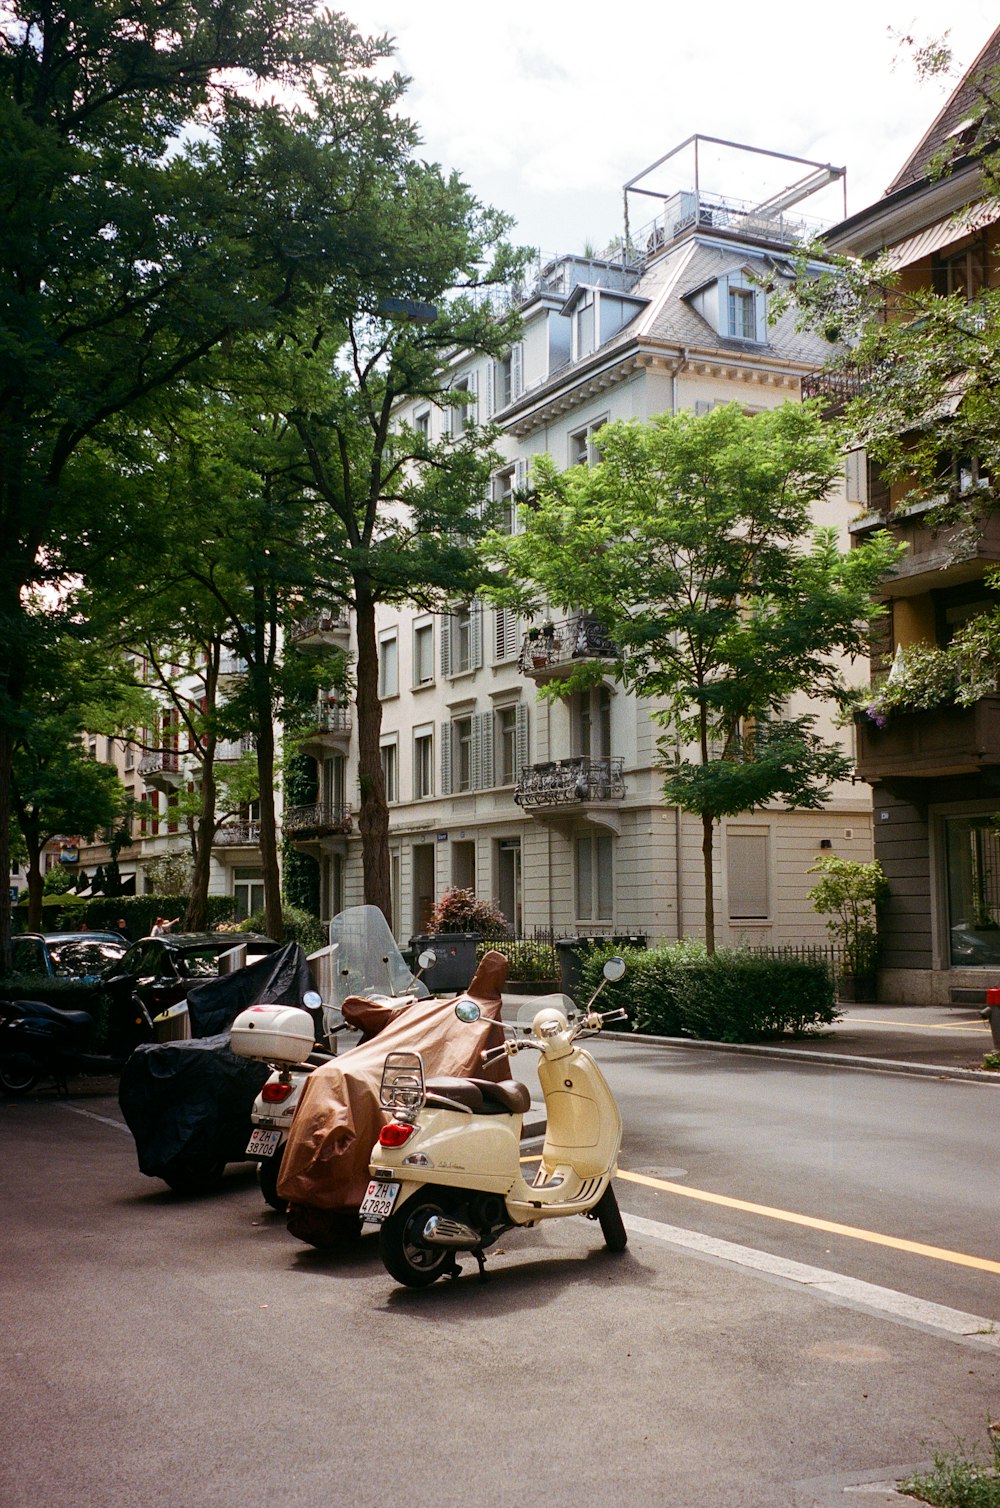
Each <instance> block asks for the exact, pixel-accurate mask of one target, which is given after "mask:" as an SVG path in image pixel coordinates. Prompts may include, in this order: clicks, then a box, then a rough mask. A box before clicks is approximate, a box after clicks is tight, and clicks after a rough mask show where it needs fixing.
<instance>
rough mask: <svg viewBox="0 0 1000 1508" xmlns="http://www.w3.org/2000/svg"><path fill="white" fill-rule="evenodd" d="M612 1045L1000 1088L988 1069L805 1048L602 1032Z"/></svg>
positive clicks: (999, 1077)
mask: <svg viewBox="0 0 1000 1508" xmlns="http://www.w3.org/2000/svg"><path fill="white" fill-rule="evenodd" d="M601 1035H602V1036H603V1037H605V1038H607V1040H608V1041H609V1042H632V1043H636V1042H651V1043H653V1044H655V1045H656V1046H658V1047H694V1048H705V1049H707V1050H708V1051H710V1052H737V1053H744V1054H746V1055H747V1056H750V1057H760V1058H790V1059H791V1060H792V1061H793V1062H796V1063H820V1064H822V1065H823V1066H824V1067H825V1068H854V1069H862V1070H864V1069H867V1071H868V1072H869V1073H908V1074H915V1075H917V1076H918V1077H921V1078H926V1079H964V1080H966V1082H967V1083H970V1084H993V1085H996V1086H1000V1073H994V1072H991V1071H990V1070H989V1069H987V1068H953V1067H951V1066H950V1065H949V1064H947V1063H940V1064H933V1063H906V1062H899V1061H898V1060H896V1059H894V1058H859V1057H855V1056H852V1055H851V1054H849V1053H832V1052H831V1053H829V1054H824V1053H820V1052H817V1051H815V1050H810V1049H808V1048H803V1047H770V1046H766V1045H765V1046H759V1045H758V1044H756V1043H754V1044H751V1043H749V1042H702V1041H701V1040H695V1039H694V1038H692V1037H653V1036H647V1035H646V1034H645V1033H643V1032H602V1033H601Z"/></svg>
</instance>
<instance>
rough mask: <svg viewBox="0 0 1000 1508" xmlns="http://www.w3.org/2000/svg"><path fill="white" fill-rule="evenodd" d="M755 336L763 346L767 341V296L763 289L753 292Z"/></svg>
mask: <svg viewBox="0 0 1000 1508" xmlns="http://www.w3.org/2000/svg"><path fill="white" fill-rule="evenodd" d="M753 325H754V335H755V337H756V338H757V340H759V341H760V342H761V344H762V345H763V344H764V343H765V342H766V340H767V294H766V293H765V292H764V290H763V288H755V289H754V291H753Z"/></svg>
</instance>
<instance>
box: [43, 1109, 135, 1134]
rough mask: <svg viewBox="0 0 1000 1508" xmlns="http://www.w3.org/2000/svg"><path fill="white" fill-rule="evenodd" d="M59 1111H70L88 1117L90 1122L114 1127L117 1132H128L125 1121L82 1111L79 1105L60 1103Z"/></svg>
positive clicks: (91, 1111)
mask: <svg viewBox="0 0 1000 1508" xmlns="http://www.w3.org/2000/svg"><path fill="white" fill-rule="evenodd" d="M59 1109H60V1110H69V1111H71V1112H72V1114H73V1115H83V1116H86V1118H87V1120H89V1121H100V1122H101V1124H102V1125H104V1126H114V1128H115V1130H116V1131H128V1126H126V1125H125V1123H124V1121H113V1120H112V1119H111V1117H110V1115H97V1114H96V1112H95V1111H93V1110H82V1109H81V1108H80V1106H79V1105H67V1104H65V1103H63V1102H61V1101H60V1102H59ZM130 1134H131V1133H130Z"/></svg>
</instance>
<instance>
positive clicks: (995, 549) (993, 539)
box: [851, 497, 1000, 596]
mask: <svg viewBox="0 0 1000 1508" xmlns="http://www.w3.org/2000/svg"><path fill="white" fill-rule="evenodd" d="M947 501H948V500H947V498H945V497H935V498H929V499H927V501H926V502H921V503H914V504H911V505H910V506H909V507H906V506H905V505H900V506H898V507H896V508H894V509H892V510H891V511H890V512H888V513H879V514H870V515H868V516H866V517H863V518H861V519H859V520H857V522H856V523H855V524H853V525H852V526H851V534H852V536H854V537H855V538H856V537H857V536H858V535H860V534H863V533H865V532H866V531H867V530H869V529H872V528H882V529H889V530H890V531H891V533H892V536H893V538H894V539H895V540H896V541H897V542H898V543H900V544H905V545H906V546H907V550H906V554H905V555H904V556H903V557H902V559H901V560H899V561H898V562H897V564H896V565H895V566H893V569H892V576H891V577H890V581H891V582H892V583H898V584H899V587H898V589H897V588H894V587H893V586H888V584H887V586H886V588H885V590H887V591H889V592H890V593H891V595H892V596H899V595H903V594H906V593H909V592H912V591H915V590H926V587H927V585H930V586H933V587H934V588H935V589H940V588H941V587H945V586H955V585H960V584H961V583H963V582H965V581H978V580H979V578H980V577H981V576H982V575H983V571H984V569H985V568H986V567H987V566H990V565H995V564H996V563H997V562H998V561H1000V513H996V512H989V513H986V514H985V515H984V516H982V517H980V518H979V519H978V520H976V521H974V522H971V521H970V522H969V523H967V524H966V523H960V524H959V523H956V524H940V523H936V522H934V510H935V509H937V508H940V507H942V506H943V505H944V504H945V503H946V502H947ZM969 501H970V513H971V511H972V506H971V505H972V501H973V500H972V499H971V498H970V500H969ZM921 578H928V580H927V583H926V584H925V583H924V582H922V581H921ZM930 578H933V580H930Z"/></svg>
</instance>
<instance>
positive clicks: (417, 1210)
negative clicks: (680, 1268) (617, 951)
mask: <svg viewBox="0 0 1000 1508" xmlns="http://www.w3.org/2000/svg"><path fill="white" fill-rule="evenodd" d="M624 973H625V964H624V963H623V961H622V960H621V959H620V958H615V959H609V960H608V962H607V963H606V964H605V966H604V980H603V981H602V982H601V984H600V985H599V986H598V989H597V991H595V993H594V995H593V996H592V997H591V1000H590V1002H589V1003H588V1005H587V1007H586V1009H585V1011H584V1012H583V1014H582V1015H581V1016H579V1017H578V1018H576V1019H575V1020H574V1021H573V1022H572V1024H571V1023H570V1021H569V1020H568V1019H567V1016H566V1015H565V1014H564V1012H563V1011H561V1010H559V1009H557V1008H555V1007H554V1006H545V1007H543V1008H542V1009H541V1010H539V1011H538V1013H537V1014H536V1016H535V1018H534V1021H533V1022H532V1026H531V1036H530V1037H528V1038H515V1039H513V1040H511V1041H508V1042H505V1043H504V1045H503V1046H502V1047H497V1048H493V1049H491V1050H490V1051H489V1052H487V1053H484V1054H483V1061H484V1064H485V1063H488V1062H491V1061H493V1060H494V1059H498V1058H500V1057H503V1056H508V1057H510V1056H513V1055H514V1054H515V1053H518V1052H522V1051H524V1050H525V1049H529V1048H531V1049H534V1050H535V1051H536V1052H538V1053H539V1055H540V1057H539V1063H538V1078H539V1081H540V1083H541V1086H542V1092H543V1094H544V1096H545V1109H546V1116H547V1128H546V1133H545V1142H544V1145H543V1147H542V1156H541V1165H540V1167H539V1169H538V1172H537V1174H536V1176H535V1178H534V1180H533V1182H532V1183H530V1184H528V1183H526V1182H525V1180H524V1177H523V1175H522V1173H521V1165H520V1146H521V1121H522V1117H523V1115H524V1112H525V1111H526V1110H527V1109H528V1107H529V1105H530V1103H531V1097H530V1094H529V1091H528V1088H527V1086H526V1085H525V1084H522V1083H519V1082H518V1081H517V1080H514V1079H508V1080H506V1081H505V1082H503V1083H492V1082H490V1081H489V1080H487V1079H461V1078H432V1079H428V1080H427V1081H426V1082H425V1080H424V1072H423V1062H422V1060H421V1058H420V1054H419V1053H401V1052H398V1053H390V1055H389V1056H388V1057H387V1058H386V1061H385V1068H384V1070H383V1074H382V1088H381V1099H382V1104H383V1106H384V1107H385V1108H386V1109H389V1110H391V1111H392V1114H393V1118H392V1120H390V1121H389V1123H388V1124H387V1125H386V1126H384V1127H383V1129H382V1132H381V1134H380V1136H379V1140H378V1142H377V1143H376V1145H375V1148H374V1150H373V1152H372V1160H371V1164H370V1168H369V1171H370V1173H371V1182H370V1183H369V1185H368V1189H367V1192H366V1194H365V1198H364V1201H363V1202H362V1205H361V1216H362V1218H363V1219H365V1220H368V1221H371V1222H373V1223H375V1224H378V1225H379V1226H380V1227H381V1229H380V1231H379V1251H380V1254H381V1257H382V1260H383V1262H384V1263H385V1265H386V1267H387V1269H388V1270H389V1272H390V1273H391V1275H392V1276H393V1277H394V1278H396V1279H397V1281H398V1282H400V1283H405V1284H407V1285H408V1286H409V1287H411V1288H423V1287H425V1286H426V1285H427V1284H429V1283H433V1282H434V1281H435V1279H436V1278H439V1277H441V1276H443V1275H448V1276H452V1277H457V1276H458V1274H459V1273H460V1271H461V1269H460V1267H459V1266H458V1263H457V1261H456V1256H455V1254H456V1252H459V1251H468V1252H471V1253H472V1255H473V1256H474V1257H475V1258H476V1261H477V1262H478V1263H479V1271H480V1275H483V1272H484V1263H485V1257H484V1251H485V1248H486V1247H488V1246H491V1245H492V1244H493V1242H494V1241H496V1240H497V1239H498V1238H499V1237H500V1236H501V1235H503V1233H504V1232H505V1231H509V1230H511V1229H513V1228H515V1227H516V1226H533V1225H536V1224H537V1223H538V1221H539V1220H551V1219H553V1218H554V1217H555V1216H557V1215H586V1216H587V1217H588V1218H590V1219H592V1220H598V1221H599V1222H600V1226H601V1233H602V1235H603V1236H604V1240H605V1244H606V1245H607V1246H608V1247H609V1248H610V1250H611V1251H622V1250H624V1248H625V1245H626V1242H627V1240H628V1237H627V1235H626V1233H625V1227H624V1225H623V1223H622V1218H621V1215H620V1213H619V1210H618V1201H617V1199H616V1198H615V1192H614V1188H613V1187H612V1183H611V1180H612V1178H613V1177H614V1175H615V1173H616V1172H617V1171H618V1165H617V1160H618V1150H619V1147H620V1146H621V1137H622V1120H621V1114H620V1112H619V1110H618V1106H617V1104H616V1103H615V1099H614V1096H613V1095H612V1093H611V1090H610V1089H609V1088H608V1085H607V1082H606V1080H605V1078H604V1075H603V1074H602V1073H601V1071H600V1069H599V1068H598V1066H597V1064H596V1063H595V1062H594V1059H593V1058H592V1057H591V1055H590V1053H589V1052H587V1051H586V1050H585V1049H584V1048H582V1047H580V1046H579V1045H578V1040H579V1038H580V1037H581V1036H583V1035H584V1034H587V1035H592V1034H594V1033H596V1032H598V1031H600V1029H601V1028H602V1026H604V1024H605V1023H606V1022H608V1021H612V1020H621V1019H622V1018H623V1017H624V1015H625V1012H624V1011H622V1010H617V1011H608V1012H607V1013H606V1014H605V1015H603V1016H602V1015H601V1014H599V1013H598V1012H596V1011H594V1009H593V1004H594V1000H596V998H597V995H598V994H599V993H600V991H601V990H602V989H603V988H604V984H605V983H607V982H608V981H609V980H618V979H621V977H622V975H623V974H624ZM455 1011H456V1014H457V1015H458V1017H459V1019H460V1020H475V1019H476V1016H477V1014H478V1011H479V1007H478V1006H477V1005H476V1003H475V1001H473V1000H469V999H467V998H466V999H463V998H459V999H458V1000H457V1001H456V1002H455ZM463 1012H465V1013H466V1014H464V1015H463Z"/></svg>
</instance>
